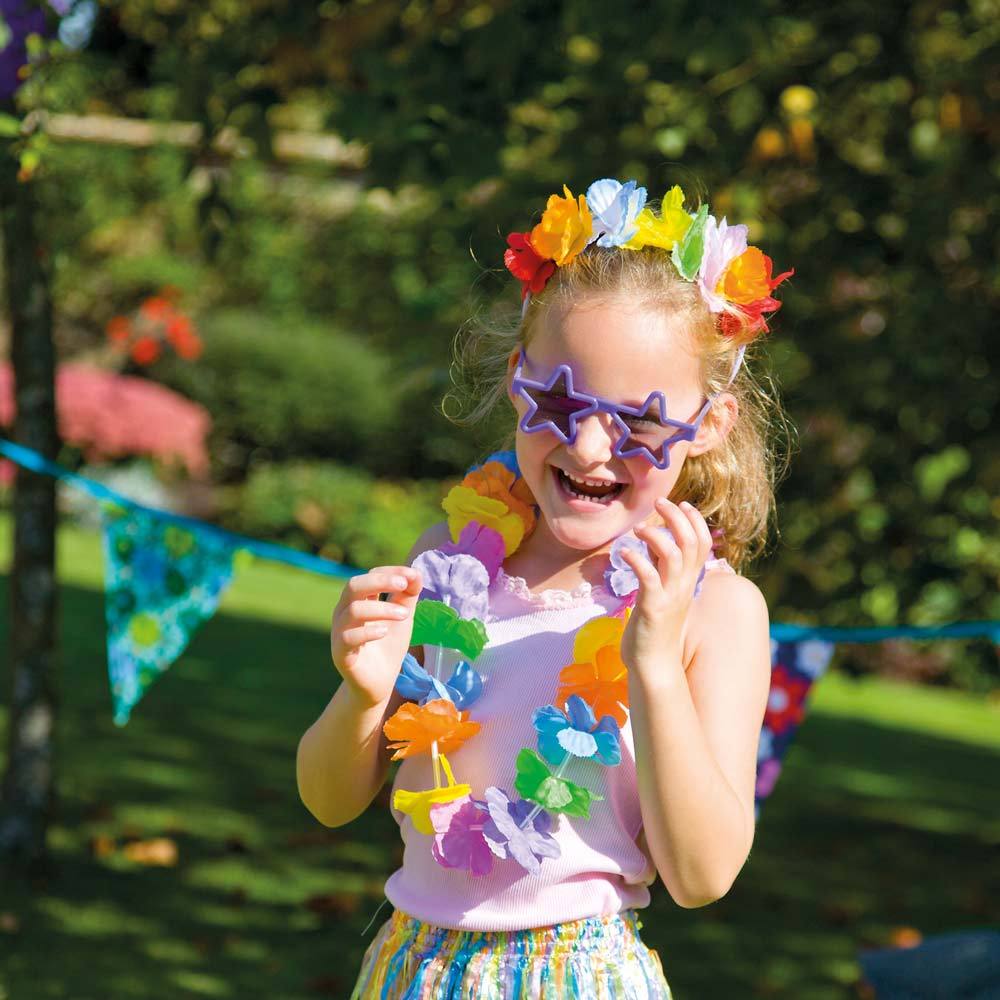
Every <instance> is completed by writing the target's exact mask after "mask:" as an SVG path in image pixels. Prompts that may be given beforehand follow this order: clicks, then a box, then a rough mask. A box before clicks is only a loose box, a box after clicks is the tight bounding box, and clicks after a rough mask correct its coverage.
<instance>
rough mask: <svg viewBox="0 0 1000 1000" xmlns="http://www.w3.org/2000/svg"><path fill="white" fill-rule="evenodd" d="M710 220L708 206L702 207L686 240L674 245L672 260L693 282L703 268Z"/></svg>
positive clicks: (686, 235)
mask: <svg viewBox="0 0 1000 1000" xmlns="http://www.w3.org/2000/svg"><path fill="white" fill-rule="evenodd" d="M707 218H708V205H702V206H701V208H699V209H698V214H697V215H696V216H695V217H694V221H693V222H692V223H691V226H690V228H689V229H688V231H687V232H686V233H685V234H684V239H682V240H681V241H680V242H679V243H675V244H674V249H673V252H672V254H671V259H672V260H673V262H674V267H676V268H677V270H678V271H679V272H680V273H681V274H682V275H683V276H684V277H685V278H687V280H688V281H693V280H694V278H695V276H696V275H697V274H698V268H699V267H700V266H701V257H702V253H703V252H704V249H705V220H706V219H707Z"/></svg>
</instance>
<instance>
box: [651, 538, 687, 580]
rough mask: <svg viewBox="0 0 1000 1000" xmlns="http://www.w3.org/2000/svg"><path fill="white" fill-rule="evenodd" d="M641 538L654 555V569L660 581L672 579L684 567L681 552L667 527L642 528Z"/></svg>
mask: <svg viewBox="0 0 1000 1000" xmlns="http://www.w3.org/2000/svg"><path fill="white" fill-rule="evenodd" d="M642 540H643V541H644V542H645V543H646V546H647V547H648V548H649V549H650V551H652V552H653V554H654V555H655V556H656V570H657V573H658V575H659V578H660V583H662V584H666V582H667V580H669V579H674V578H676V577H677V575H678V574H679V573H680V572H681V571H682V570H683V568H684V560H683V554H682V553H681V550H680V549H679V548H678V547H677V543H676V542H675V541H674V539H673V535H672V533H671V532H670V531H669V529H667V528H644V529H643V532H642Z"/></svg>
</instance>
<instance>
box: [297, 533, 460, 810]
mask: <svg viewBox="0 0 1000 1000" xmlns="http://www.w3.org/2000/svg"><path fill="white" fill-rule="evenodd" d="M446 541H448V529H447V525H444V524H436V525H434V526H433V527H431V528H429V529H428V530H427V531H425V532H424V533H423V534H422V535H421V536H420V538H419V539H417V542H416V544H415V545H414V546H413V548H412V549H411V551H410V555H409V557H408V559H407V562H410V563H412V562H413V560H414V559H415V558H416V557H417V556H418V555H419V554H420V553H421V552H423V551H425V550H427V549H432V548H436V547H437V546H439V545H442V544H443V543H444V542H446ZM416 593H419V591H417V592H416ZM416 593H414V594H411V595H410V596H411V597H412V598H414V602H415V598H416ZM412 622H413V619H412V615H411V616H410V618H409V621H408V625H409V628H410V632H409V633H407V639H408V637H409V635H410V634H412V627H413V625H412ZM404 645H405V640H404ZM411 652H413V654H414V655H415V656H417V657H418V658H419V649H413V650H411ZM399 660H400V663H401V662H402V656H400V657H399ZM397 671H398V667H397ZM403 701H404V699H403V698H402V697H401V696H400V695H399V694H398V692H396V691H395V689H394V688H390V690H389V693H388V694H387V695H386V696H384V697H378V698H375V699H374V700H372V699H371V698H369V697H366V696H365V695H364V694H362V693H361V692H360V691H359V690H358V689H357V688H356V687H355V686H353V685H351V684H348V683H346V682H343V681H342V682H341V684H340V686H339V687H338V688H337V691H336V693H335V694H334V696H333V697H332V698H331V699H330V701H329V703H328V704H327V706H326V708H324V709H323V712H322V714H321V715H320V717H319V718H318V719H317V720H316V721H315V722H314V723H313V724H312V725H311V726H310V727H309V728H308V729H307V730H306V732H305V733H304V734H303V735H302V738H301V739H300V740H299V746H298V751H297V753H296V757H295V774H296V780H297V782H298V789H299V797H300V798H301V799H302V803H303V805H305V807H306V808H307V809H308V810H309V812H311V813H312V814H313V816H315V817H316V819H318V820H319V821H320V822H321V823H323V824H324V825H325V826H330V827H335V826H343V825H344V824H345V823H349V822H350V821H351V820H353V819H355V818H356V817H357V816H359V815H361V813H363V812H364V811H365V809H367V808H368V806H369V805H370V803H371V801H372V799H373V798H375V795H376V794H377V793H378V790H379V788H381V787H382V783H383V782H384V781H385V776H386V772H387V770H388V763H389V755H388V751H387V746H386V744H387V741H386V738H385V735H384V734H383V732H382V726H383V724H384V723H385V721H386V720H387V719H388V718H390V717H391V716H392V715H393V714H394V713H395V711H396V709H397V708H399V706H400V704H402V702H403Z"/></svg>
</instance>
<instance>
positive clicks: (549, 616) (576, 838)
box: [385, 559, 733, 931]
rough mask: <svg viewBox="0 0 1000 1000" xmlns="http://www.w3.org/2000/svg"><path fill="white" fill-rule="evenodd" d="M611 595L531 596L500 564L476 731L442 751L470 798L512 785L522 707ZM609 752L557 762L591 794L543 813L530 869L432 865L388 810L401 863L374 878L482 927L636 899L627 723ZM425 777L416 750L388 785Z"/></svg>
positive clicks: (396, 900)
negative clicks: (544, 848) (552, 847)
mask: <svg viewBox="0 0 1000 1000" xmlns="http://www.w3.org/2000/svg"><path fill="white" fill-rule="evenodd" d="M713 567H714V568H717V569H722V570H725V571H728V572H730V573H731V572H733V570H732V568H731V567H730V566H729V565H728V563H726V561H725V560H724V559H717V560H714V559H713V560H709V562H708V564H707V565H706V571H709V570H711V569H712V568H713ZM620 603H621V600H620V598H618V597H615V596H614V595H613V594H612V593H611V592H610V591H608V590H606V589H605V588H604V587H602V586H597V587H591V586H590V585H589V584H586V583H585V584H582V585H581V586H580V587H579V588H577V589H576V590H573V591H564V590H546V591H542V592H541V593H538V594H535V593H532V592H531V591H529V590H528V588H527V586H526V585H525V582H524V580H522V579H521V578H520V577H512V576H507V574H506V573H504V571H503V570H502V569H501V570H500V574H499V575H498V577H497V579H496V581H495V582H494V583H493V585H492V586H491V588H490V609H489V614H488V616H487V618H486V620H485V622H484V624H485V626H486V632H487V636H488V639H489V641H488V644H487V646H486V648H485V649H484V650H483V652H482V653H481V654H480V655H479V657H478V658H477V660H476V663H475V667H476V670H477V671H478V672H479V673H480V674H482V676H483V679H484V685H483V693H482V695H481V696H480V697H479V698H478V700H477V701H476V702H475V703H474V704H473V705H472V706H471V708H470V709H469V717H470V718H472V719H474V720H475V721H477V722H479V723H480V725H481V727H482V728H481V729H480V730H479V732H478V733H477V734H476V735H475V736H474V737H473V738H472V739H470V740H468V741H467V742H466V743H464V744H463V745H462V746H461V747H460V748H459V749H458V750H455V751H453V752H452V753H450V754H449V755H448V760H449V762H450V764H451V766H452V769H453V770H454V773H455V778H456V780H458V781H460V782H465V783H467V784H469V785H471V786H472V794H473V796H475V797H476V798H482V796H483V793H484V792H485V790H486V788H488V787H489V786H490V785H496V786H498V787H499V788H502V789H504V790H505V791H507V792H508V793H510V794H512V795H513V794H514V777H515V760H516V758H517V754H518V752H519V751H520V750H521V748H522V747H535V746H537V735H538V734H537V733H536V731H535V728H534V726H533V725H532V722H531V716H532V712H533V711H534V709H535V708H537V707H539V706H541V705H547V704H550V703H552V702H553V701H554V700H555V696H556V689H557V687H558V676H559V672H560V671H561V670H562V668H563V667H564V666H566V665H567V664H568V663H570V662H572V659H573V657H572V650H573V639H574V637H575V635H576V632H577V630H578V629H579V628H580V626H581V625H583V624H584V622H586V621H589V620H590V619H591V618H595V617H597V616H599V615H606V614H608V613H609V612H610V611H613V610H614V609H615V608H617V607H618V606H619V604H620ZM446 656H448V653H446ZM457 659H458V654H451V655H450V656H448V658H447V659H445V661H444V664H445V669H444V670H443V671H442V673H443V674H444V676H448V675H449V674H450V673H451V667H452V666H453V664H454V663H455V662H456V661H457ZM621 753H622V757H621V763H620V764H618V765H617V766H615V767H605V766H603V765H601V764H599V763H597V762H595V761H593V760H584V759H574V760H573V761H572V762H571V764H570V765H569V767H568V768H567V769H566V771H565V777H567V778H568V779H570V780H571V781H574V782H576V783H577V784H580V785H585V786H586V787H588V788H590V789H591V790H592V791H595V792H597V793H598V794H600V795H601V796H603V799H602V800H601V801H597V802H594V803H593V804H592V805H591V807H590V818H589V819H582V818H578V817H568V816H553V826H552V835H553V836H554V837H555V839H556V840H557V842H558V844H559V848H560V851H561V854H560V856H559V857H558V858H546V859H545V860H544V861H543V862H542V865H541V869H540V871H539V873H538V874H537V875H532V874H530V873H529V872H526V871H525V870H524V869H523V868H522V867H521V866H520V865H519V864H517V863H516V862H513V861H510V860H499V859H498V860H497V862H496V864H494V866H493V870H492V871H491V872H490V873H489V874H488V875H484V876H472V875H470V874H469V872H468V871H464V870H457V869H449V868H444V867H442V866H441V865H439V864H438V863H437V862H436V861H435V860H434V858H433V856H432V855H431V843H432V839H431V837H430V836H428V835H426V834H422V833H420V832H419V831H417V830H416V829H414V827H413V823H412V821H411V819H410V817H409V816H405V815H403V814H402V813H400V812H398V811H397V810H395V809H393V810H392V814H393V816H394V817H395V818H396V821H397V822H398V823H399V824H400V833H401V835H402V838H403V844H404V852H403V863H402V866H401V867H400V868H399V869H398V870H397V871H395V872H394V873H393V874H392V875H391V876H390V877H389V879H388V881H387V882H386V884H385V895H386V898H387V899H388V900H389V902H390V903H392V905H393V906H394V907H396V909H398V910H402V911H403V912H404V913H407V914H409V915H410V916H413V917H417V918H418V919H420V920H423V921H425V922H426V923H430V924H435V925H437V926H439V927H451V928H458V929H462V930H482V931H509V930H523V929H527V928H530V927H542V926H545V925H548V924H556V923H563V922H565V921H569V920H578V919H581V918H584V917H591V916H600V915H608V914H614V913H618V912H619V911H620V910H623V909H627V908H629V907H635V908H637V909H638V908H642V907H645V906H648V905H649V900H650V896H649V886H650V884H651V883H652V882H653V880H654V879H655V877H656V868H655V866H654V864H653V861H652V858H651V857H650V856H649V854H648V853H647V852H645V851H643V850H642V849H640V847H639V846H638V844H637V843H636V839H637V837H638V836H639V832H640V830H641V829H642V813H641V812H640V808H639V793H638V788H637V786H636V773H635V744H634V741H633V737H632V726H631V722H626V724H625V725H624V726H623V727H622V729H621ZM433 784H434V779H433V774H432V769H431V762H430V758H429V757H428V756H426V755H421V756H419V757H410V758H407V759H406V760H404V761H403V762H402V763H401V764H400V767H399V770H398V772H397V774H396V778H395V780H394V782H393V786H392V787H393V791H395V790H396V789H397V788H405V789H408V790H411V791H413V790H418V789H423V788H430V787H432V786H433Z"/></svg>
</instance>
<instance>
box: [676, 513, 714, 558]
mask: <svg viewBox="0 0 1000 1000" xmlns="http://www.w3.org/2000/svg"><path fill="white" fill-rule="evenodd" d="M678 506H679V507H680V509H681V512H682V513H683V514H684V515H685V517H687V519H688V521H689V522H690V523H691V527H693V528H694V533H695V536H696V537H697V539H698V557H699V562H704V561H705V560H706V559H707V558H708V553H709V552H710V551H711V549H712V532H711V529H710V528H709V527H708V524H707V523H706V521H705V518H704V517H702V516H701V511H700V510H698V508H697V507H695V506H694V504H690V503H688V502H687V500H684V501H682V502H681V503H680V504H678Z"/></svg>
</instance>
